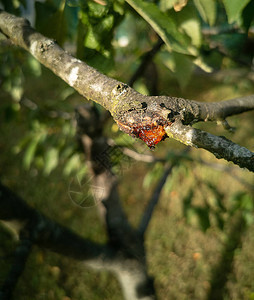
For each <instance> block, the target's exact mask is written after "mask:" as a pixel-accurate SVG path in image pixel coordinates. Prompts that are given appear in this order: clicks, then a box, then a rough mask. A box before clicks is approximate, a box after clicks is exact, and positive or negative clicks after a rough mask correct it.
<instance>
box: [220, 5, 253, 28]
mask: <svg viewBox="0 0 254 300" xmlns="http://www.w3.org/2000/svg"><path fill="white" fill-rule="evenodd" d="M250 1H251V0H222V2H223V4H224V6H225V9H226V13H227V16H228V22H229V23H233V22H235V21H237V20H238V18H239V16H240V14H241V12H242V10H243V9H244V7H245V6H246V5H247V4H248V3H249V2H250ZM252 14H253V12H252Z"/></svg>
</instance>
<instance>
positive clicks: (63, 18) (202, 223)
mask: <svg viewBox="0 0 254 300" xmlns="http://www.w3.org/2000/svg"><path fill="white" fill-rule="evenodd" d="M0 3H1V5H2V7H3V8H5V9H6V10H7V11H9V12H11V13H14V14H16V15H25V16H26V17H30V20H31V22H32V25H33V26H35V28H36V29H37V30H38V31H40V32H41V33H43V34H45V35H47V36H49V37H51V38H53V39H55V40H57V42H58V43H59V44H60V45H61V46H63V47H64V48H65V49H66V50H67V51H69V52H71V53H72V54H73V55H74V56H77V57H79V58H81V59H83V60H84V61H86V62H87V63H88V64H90V65H92V66H94V67H96V68H97V69H99V70H100V71H101V72H103V73H106V74H107V75H109V76H113V77H116V78H119V79H120V80H122V81H125V82H128V80H129V79H130V77H131V76H132V75H133V73H134V72H135V71H136V69H137V68H138V66H139V65H140V63H141V61H142V59H143V57H144V56H143V55H144V54H145V53H146V52H147V51H149V50H150V49H151V48H152V47H153V46H154V45H155V44H156V43H157V41H158V37H160V38H161V39H162V40H163V41H164V43H165V44H164V45H163V46H162V48H161V50H160V51H159V53H158V54H157V56H156V57H155V59H154V65H155V69H154V68H153V69H151V70H152V71H151V70H149V68H148V69H147V72H146V73H145V74H144V75H143V78H140V79H139V80H138V81H137V82H136V83H135V88H136V89H137V90H138V91H140V92H142V93H146V94H148V93H149V87H148V86H147V82H148V80H147V79H149V80H152V81H156V73H158V76H159V81H158V91H159V94H169V95H177V96H180V97H184V98H189V99H199V100H201V101H202V100H203V101H219V100H222V99H226V98H233V97H237V96H241V95H245V94H250V93H254V90H253V55H254V34H253V25H254V24H253V18H254V1H253V0H252V1H251V0H249V1H248V0H232V1H231V0H230V1H229V0H223V1H215V0H214V1H211V0H157V1H153V0H150V1H144V0H128V1H123V0H116V1H113V0H96V1H93V0H69V1H67V0H66V1H65V0H46V1H44V2H42V1H25V0H22V1H19V0H1V1H0ZM0 46H1V47H0V87H1V89H0V97H1V104H0V123H1V128H0V130H1V132H0V133H1V139H0V149H1V159H0V166H1V168H0V175H1V178H3V180H4V182H5V183H6V184H7V185H9V186H10V187H14V188H16V187H17V191H18V192H19V193H20V194H21V196H24V198H25V199H26V200H28V202H30V204H31V205H33V206H35V207H38V208H39V209H40V210H41V211H44V212H46V213H47V214H48V215H49V216H50V217H52V218H53V219H55V220H58V221H59V222H62V223H64V224H66V225H67V224H68V226H69V227H70V228H73V229H74V230H76V231H77V232H79V233H80V234H82V236H84V237H88V238H92V239H93V240H95V241H98V242H102V241H103V242H104V241H106V234H105V232H104V231H103V230H102V229H101V228H100V225H99V224H98V223H99V222H98V220H97V213H96V209H94V210H93V208H90V210H85V209H84V210H82V209H81V208H84V207H85V206H84V207H81V205H80V206H77V205H73V201H72V202H71V201H70V199H69V198H68V196H67V195H68V189H69V188H70V186H71V185H72V184H73V185H74V184H76V183H77V182H76V181H77V180H76V179H77V178H78V180H79V181H78V183H80V182H81V181H82V180H84V182H86V183H88V184H87V185H89V183H90V180H91V178H90V177H89V176H88V174H87V169H86V165H85V158H84V157H83V153H82V151H80V148H79V146H78V145H77V143H76V140H75V135H76V127H75V117H74V107H75V105H77V104H80V102H81V101H82V99H81V97H79V96H78V95H77V93H75V91H74V90H73V89H72V88H70V87H68V86H67V85H66V84H65V83H63V82H62V81H61V80H60V79H58V78H56V77H55V76H54V75H53V74H52V73H51V72H49V71H48V70H46V69H45V68H44V67H43V66H41V65H40V64H39V63H38V62H37V61H36V60H35V59H34V58H33V57H32V56H31V55H30V54H28V53H26V52H25V51H23V50H21V49H17V48H14V47H13V46H12V45H11V44H10V43H8V41H7V40H5V38H4V37H3V36H0ZM154 70H155V71H156V72H155V71H154ZM217 71H218V72H217ZM211 72H213V73H212V75H210V74H209V73H211ZM100 113H104V112H103V110H100ZM231 119H232V124H231V125H232V126H235V127H237V128H238V130H237V132H236V133H235V134H234V136H233V138H234V140H235V141H236V142H237V143H239V144H242V145H246V146H247V147H249V148H251V147H253V144H254V138H253V126H252V125H253V115H251V113H250V115H245V116H244V117H242V118H240V117H237V116H236V117H233V118H231ZM198 126H203V127H202V128H209V130H212V131H214V132H215V134H218V135H226V136H227V137H229V138H230V139H231V138H232V134H230V133H225V131H224V130H223V129H221V128H219V127H218V126H217V127H215V126H213V125H211V124H209V125H208V124H201V125H198ZM206 126H207V127H206ZM208 126H209V127H208ZM104 133H105V135H108V136H110V137H112V138H113V139H114V142H115V146H114V147H113V148H112V149H113V150H112V151H110V153H109V154H110V156H111V159H112V160H113V162H112V165H113V170H114V172H115V173H116V174H117V175H118V176H119V178H120V179H121V178H122V181H123V183H124V184H122V185H120V192H121V195H122V199H123V202H124V203H123V205H124V206H125V209H126V211H127V212H128V215H129V216H130V220H131V222H132V223H133V224H134V225H136V224H137V223H138V221H139V217H140V215H139V214H138V212H141V211H143V209H144V206H145V204H146V203H147V202H148V199H149V196H150V194H151V193H152V190H153V188H154V187H155V186H156V183H157V182H158V181H159V179H160V178H161V176H162V174H163V171H164V165H165V162H168V163H170V164H174V165H175V168H174V169H173V172H172V174H171V175H170V177H169V178H168V180H167V182H166V184H165V187H164V190H163V191H164V192H163V195H162V201H161V202H160V204H159V205H158V210H156V212H155V217H154V219H155V220H156V221H155V222H153V221H152V226H151V229H150V230H149V231H148V233H147V248H148V262H149V266H150V268H151V272H152V273H153V274H154V275H155V277H156V286H157V289H158V291H159V296H160V298H161V299H181V300H182V299H205V296H206V295H207V291H208V290H209V288H210V287H211V284H210V280H211V278H210V274H211V272H212V271H214V270H216V266H215V261H218V260H219V259H220V253H221V251H222V248H223V245H224V244H227V242H228V241H227V238H228V236H229V239H230V237H231V236H230V234H229V233H230V226H231V225H232V222H233V221H232V220H235V219H237V218H238V217H239V214H240V220H241V221H242V223H243V224H245V225H246V228H248V230H249V231H248V232H247V233H246V236H245V235H244V234H245V232H244V231H241V232H240V234H241V233H242V234H243V247H242V249H240V248H241V246H239V249H240V250H239V249H238V248H237V247H238V246H237V247H236V248H237V249H234V250H232V251H233V252H234V255H235V261H234V270H233V274H234V275H232V276H233V277H232V278H230V277H229V283H228V286H227V289H228V294H229V295H230V296H229V297H228V298H225V299H229V298H230V299H252V298H253V294H254V285H253V282H252V280H251V278H252V277H253V276H254V273H253V263H252V264H250V261H251V262H253V261H254V257H253V245H254V239H253V235H252V233H251V232H252V231H253V219H254V217H253V210H254V207H253V205H254V204H253V203H254V202H253V177H251V174H249V173H248V172H245V171H244V170H240V169H237V170H236V169H230V170H228V169H227V168H226V166H225V168H222V170H223V171H221V169H218V170H217V171H216V170H211V169H210V167H211V168H213V164H214V165H215V169H216V163H218V161H217V160H216V159H214V158H213V157H212V156H211V155H209V154H207V153H205V152H202V151H201V150H197V151H195V152H194V151H191V152H190V153H185V154H182V153H181V150H182V148H183V146H181V145H179V144H178V143H177V142H175V141H170V142H169V141H167V142H164V143H161V144H160V145H159V146H158V147H157V149H156V154H155V156H156V157H157V158H158V162H156V163H150V164H146V165H145V164H142V163H139V165H138V167H137V163H138V162H136V161H135V160H133V159H131V158H130V157H128V156H127V155H125V154H123V149H124V148H129V149H131V150H133V151H135V152H138V153H139V154H141V155H142V154H144V155H146V154H149V155H150V154H151V152H149V150H148V149H147V148H146V146H145V145H144V144H142V143H141V142H140V141H136V140H134V139H132V138H131V137H129V136H126V135H124V134H123V133H121V132H119V130H118V128H117V127H116V124H112V123H111V121H108V122H107V123H106V125H105V132H104ZM163 145H166V146H165V147H164V146H163ZM7 146H8V149H7ZM179 153H180V154H179ZM206 161H208V162H211V165H212V166H209V165H208V166H206V165H205V162H206ZM222 165H223V164H222ZM223 166H224V165H223ZM133 178H134V179H135V180H133ZM137 186H142V187H143V189H141V188H137ZM71 188H72V186H71ZM83 188H86V186H85V187H83ZM130 191H133V192H131V193H130ZM90 196H91V195H90ZM90 198H91V197H90ZM90 198H89V201H90V200H91V199H90ZM79 200H80V199H76V200H75V201H76V202H78V201H79ZM81 200H82V199H81ZM169 200H170V201H169ZM75 201H74V202H75ZM91 201H92V200H91ZM89 203H90V202H89ZM91 203H92V202H91ZM76 204H77V203H76ZM59 212H61V213H60V214H59ZM84 215H85V218H84ZM87 224H92V226H87ZM0 235H1V238H0V239H1V241H3V243H7V244H6V245H4V246H3V248H6V249H9V248H10V249H11V247H10V245H9V244H8V242H7V241H6V239H7V237H6V236H8V234H7V233H6V232H5V231H3V232H0ZM232 239H233V238H232ZM12 246H13V244H12ZM237 250H239V252H237ZM4 255H6V253H2V252H1V256H3V257H4ZM51 255H52V256H51ZM0 263H1V264H2V265H4V260H1V261H0ZM249 265H250V266H249ZM3 270H4V271H5V272H7V267H6V266H5V269H3ZM38 270H40V272H37V271H38ZM68 272H69V273H70V274H72V272H73V274H74V273H75V274H78V276H79V278H78V276H76V275H75V276H76V277H75V276H69V274H68ZM31 273H33V274H35V273H36V274H37V275H36V276H35V277H33V280H31V282H30V279H29V278H31ZM215 273H216V272H215ZM59 274H60V275H59ZM234 276H235V277H234ZM80 278H82V280H80ZM49 279H50V280H49ZM21 280H23V281H22V282H21V283H20V286H19V287H18V288H19V291H21V292H20V295H16V298H17V299H30V298H31V299H41V298H43V297H44V296H45V293H47V297H48V299H69V298H68V297H72V298H73V299H84V298H86V299H102V296H101V295H103V297H104V298H103V299H120V297H121V295H120V290H119V289H118V288H117V287H118V286H117V282H116V281H113V282H112V279H109V277H108V274H104V273H102V274H100V275H98V274H94V273H93V272H87V271H85V272H84V271H83V270H82V269H81V268H80V267H79V266H78V265H77V264H73V262H72V261H70V260H68V259H67V258H66V261H65V259H64V260H63V259H62V260H61V259H60V258H58V257H56V256H54V255H53V254H49V253H44V252H43V251H41V250H38V251H37V252H36V253H35V254H33V256H32V257H31V258H30V260H29V262H28V269H27V270H26V273H25V276H24V279H21ZM84 282H85V284H84ZM22 283H23V285H22ZM172 283H174V284H172ZM25 286H27V289H26V288H25ZM37 286H40V287H42V289H41V294H37ZM169 286H170V290H169ZM28 289H30V294H31V297H30V298H28V296H27V293H28V292H27V291H28ZM110 289H112V291H115V290H117V293H115V292H112V291H110ZM97 290H98V292H97ZM167 297H168V298H167Z"/></svg>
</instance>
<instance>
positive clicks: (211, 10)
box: [194, 0, 241, 26]
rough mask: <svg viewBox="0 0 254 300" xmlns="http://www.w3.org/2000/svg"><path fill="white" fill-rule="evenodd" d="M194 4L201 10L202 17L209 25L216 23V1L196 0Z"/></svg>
mask: <svg viewBox="0 0 254 300" xmlns="http://www.w3.org/2000/svg"><path fill="white" fill-rule="evenodd" d="M230 1H231V0H230ZM240 1H241V0H240ZM194 4H195V5H196V7H197V10H198V11H199V13H200V15H201V17H202V19H203V20H204V21H205V22H206V23H208V24H209V25H211V26H212V25H214V23H215V20H216V1H215V0H194Z"/></svg>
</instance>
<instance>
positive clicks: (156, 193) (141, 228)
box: [138, 165, 174, 237]
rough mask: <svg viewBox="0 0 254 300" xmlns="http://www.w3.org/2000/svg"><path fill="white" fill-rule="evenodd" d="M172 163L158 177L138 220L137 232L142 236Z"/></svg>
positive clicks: (170, 170)
mask: <svg viewBox="0 0 254 300" xmlns="http://www.w3.org/2000/svg"><path fill="white" fill-rule="evenodd" d="M173 167H174V165H171V166H167V167H165V170H164V173H163V175H162V177H161V178H160V180H159V182H158V184H157V186H156V188H155V190H154V192H153V194H152V197H151V199H150V200H149V202H148V205H147V207H146V209H145V211H144V214H143V216H142V218H141V220H140V223H139V226H138V232H139V233H140V235H141V236H142V237H144V234H145V231H146V229H147V227H148V225H149V222H150V220H151V218H152V214H153V212H154V208H155V206H156V205H157V203H158V201H159V198H160V194H161V191H162V189H163V186H164V184H165V183H166V181H167V178H168V176H169V175H170V174H171V172H172V169H173Z"/></svg>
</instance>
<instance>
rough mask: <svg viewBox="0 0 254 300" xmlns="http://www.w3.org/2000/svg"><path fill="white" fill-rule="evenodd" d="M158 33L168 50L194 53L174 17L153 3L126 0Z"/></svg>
mask: <svg viewBox="0 0 254 300" xmlns="http://www.w3.org/2000/svg"><path fill="white" fill-rule="evenodd" d="M126 2H128V3H129V4H130V5H131V6H132V7H133V8H134V9H135V10H136V11H137V13H139V14H140V15H141V16H142V17H143V18H144V19H145V20H146V21H147V22H148V23H149V24H150V25H151V26H152V28H153V29H154V30H155V31H156V32H157V33H158V35H159V36H160V37H161V38H162V39H163V41H164V42H165V43H166V45H167V46H168V48H169V50H170V51H172V50H174V51H176V52H179V53H184V54H192V55H196V54H197V51H196V49H195V48H194V47H193V46H192V45H191V43H190V41H189V37H188V36H187V35H186V34H184V33H182V32H180V31H179V28H178V27H177V24H176V23H175V21H174V19H173V18H171V17H170V16H167V15H166V14H165V13H163V12H162V11H160V9H159V8H158V7H157V6H156V5H155V4H154V3H148V2H145V1H142V0H126Z"/></svg>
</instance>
